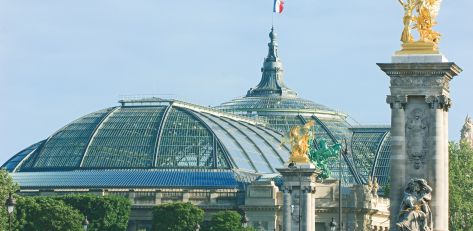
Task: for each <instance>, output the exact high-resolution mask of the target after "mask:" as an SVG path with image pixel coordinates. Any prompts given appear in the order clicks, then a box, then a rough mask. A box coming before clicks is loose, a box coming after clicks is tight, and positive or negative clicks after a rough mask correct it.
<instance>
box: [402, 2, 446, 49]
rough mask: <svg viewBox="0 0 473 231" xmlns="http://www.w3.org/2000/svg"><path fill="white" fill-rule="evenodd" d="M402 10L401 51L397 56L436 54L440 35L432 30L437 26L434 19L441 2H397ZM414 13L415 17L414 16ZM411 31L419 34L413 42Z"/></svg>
mask: <svg viewBox="0 0 473 231" xmlns="http://www.w3.org/2000/svg"><path fill="white" fill-rule="evenodd" d="M398 1H399V3H400V4H401V5H402V7H403V8H404V18H403V23H404V29H403V30H402V35H401V41H402V43H403V44H402V50H401V51H399V52H398V54H436V53H438V43H439V41H440V33H438V32H436V31H434V30H433V29H432V27H433V26H435V25H436V24H437V22H436V21H435V18H437V16H438V12H439V10H440V3H441V1H442V0H398ZM414 13H415V15H414ZM411 29H416V30H417V32H418V33H419V40H418V41H414V37H413V36H412V33H411Z"/></svg>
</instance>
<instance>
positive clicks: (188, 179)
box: [11, 170, 246, 189]
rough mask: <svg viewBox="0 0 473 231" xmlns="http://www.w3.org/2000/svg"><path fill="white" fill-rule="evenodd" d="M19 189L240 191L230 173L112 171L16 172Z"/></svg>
mask: <svg viewBox="0 0 473 231" xmlns="http://www.w3.org/2000/svg"><path fill="white" fill-rule="evenodd" d="M11 175H12V177H13V180H14V181H15V182H17V183H18V184H19V185H21V188H22V189H38V188H41V189H58V188H68V189H72V188H80V189H93V188H99V189H103V188H189V187H192V188H217V189H222V188H231V189H233V188H239V187H240V186H241V184H243V183H246V182H245V181H241V179H242V178H241V177H239V176H238V175H239V174H238V172H234V171H232V170H207V171H199V170H192V171H178V170H173V171H169V170H155V171H146V170H114V171H99V170H90V171H62V172H17V173H12V174H11Z"/></svg>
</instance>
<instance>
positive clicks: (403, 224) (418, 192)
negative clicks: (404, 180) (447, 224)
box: [396, 179, 433, 231]
mask: <svg viewBox="0 0 473 231" xmlns="http://www.w3.org/2000/svg"><path fill="white" fill-rule="evenodd" d="M431 193H432V188H431V187H430V186H429V185H428V184H427V181H426V180H424V179H411V181H410V182H409V183H408V184H407V187H406V189H405V190H404V198H403V199H402V203H401V208H400V211H399V219H398V222H397V223H396V226H397V229H398V230H399V231H432V230H433V223H432V212H431V210H430V207H429V204H428V203H429V201H430V200H431V199H432V196H431Z"/></svg>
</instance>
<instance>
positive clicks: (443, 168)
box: [378, 55, 461, 231]
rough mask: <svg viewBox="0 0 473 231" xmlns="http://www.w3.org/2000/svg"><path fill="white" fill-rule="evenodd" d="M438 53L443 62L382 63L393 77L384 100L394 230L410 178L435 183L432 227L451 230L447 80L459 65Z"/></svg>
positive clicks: (407, 59)
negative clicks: (388, 121) (388, 113)
mask: <svg viewBox="0 0 473 231" xmlns="http://www.w3.org/2000/svg"><path fill="white" fill-rule="evenodd" d="M431 56H432V55H429V57H431ZM437 56H438V57H437V58H438V60H439V61H440V62H434V63H432V62H429V60H430V59H426V58H425V57H424V56H423V55H403V56H395V57H393V63H385V64H378V65H379V66H380V67H381V69H382V70H383V71H384V72H385V73H386V74H387V75H388V76H389V77H390V79H391V81H390V82H391V86H390V89H391V94H390V95H388V96H387V100H386V101H387V103H388V104H390V106H391V136H392V154H391V174H390V178H391V214H392V216H391V230H396V228H395V227H396V222H397V220H398V217H397V214H399V211H400V204H401V201H402V195H403V190H404V188H405V187H406V185H407V183H408V182H409V181H410V180H411V179H412V178H420V179H426V180H427V182H428V184H429V185H432V188H433V192H432V201H431V208H432V214H433V224H434V230H439V231H440V230H442V231H444V230H448V109H449V108H450V106H451V100H450V96H449V95H450V94H449V93H450V85H449V82H450V80H452V78H453V77H454V76H456V75H457V74H458V73H460V72H461V69H460V68H459V67H458V66H457V65H455V64H454V63H450V62H441V61H445V60H446V59H445V58H444V57H443V56H442V55H437ZM426 60H427V61H426Z"/></svg>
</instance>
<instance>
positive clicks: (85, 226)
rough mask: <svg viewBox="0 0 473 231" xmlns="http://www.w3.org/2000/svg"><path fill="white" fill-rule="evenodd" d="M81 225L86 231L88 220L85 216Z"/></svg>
mask: <svg viewBox="0 0 473 231" xmlns="http://www.w3.org/2000/svg"><path fill="white" fill-rule="evenodd" d="M82 226H83V227H84V231H87V228H88V227H89V221H88V220H87V216H85V218H84V220H83V221H82Z"/></svg>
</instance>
